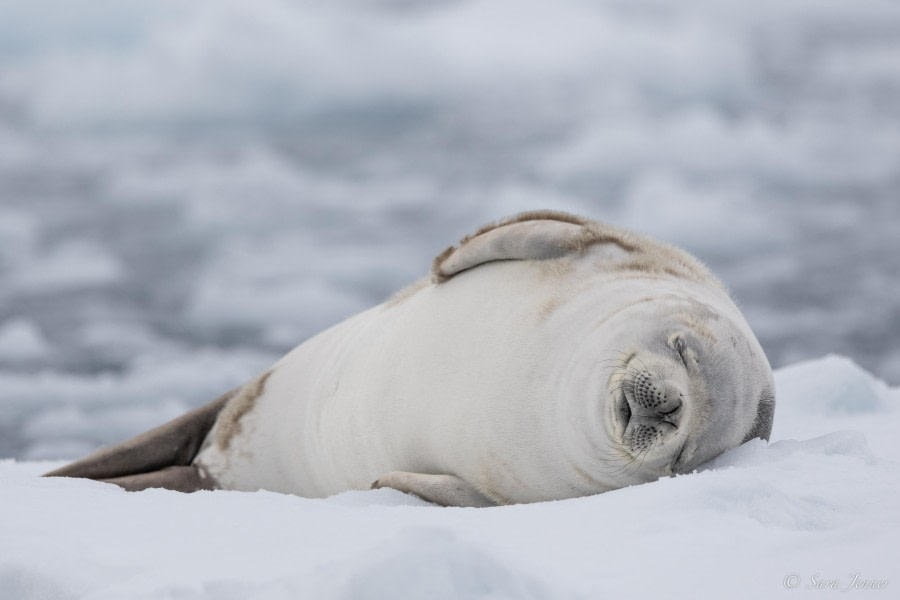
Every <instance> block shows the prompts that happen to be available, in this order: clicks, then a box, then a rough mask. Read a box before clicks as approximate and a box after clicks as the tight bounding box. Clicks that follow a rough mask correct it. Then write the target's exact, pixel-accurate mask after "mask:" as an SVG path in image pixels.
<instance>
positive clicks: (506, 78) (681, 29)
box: [0, 0, 900, 459]
mask: <svg viewBox="0 0 900 600" xmlns="http://www.w3.org/2000/svg"><path fill="white" fill-rule="evenodd" d="M542 207H543V208H555V209H561V210H569V211H574V212H578V213H582V214H585V215H589V216H591V217H594V218H598V219H603V220H607V221H610V222H613V223H616V224H619V225H624V226H628V227H632V228H635V229H638V230H641V231H644V232H647V233H650V234H652V235H654V236H657V237H660V238H662V239H665V240H668V241H671V242H674V243H678V244H681V245H683V246H685V247H686V248H687V249H689V250H691V251H693V252H695V253H696V254H697V255H699V256H700V258H701V259H703V260H705V261H706V262H707V263H708V264H710V266H711V267H712V268H713V269H714V270H715V271H716V272H717V273H718V274H719V275H720V276H721V277H722V278H723V279H724V280H725V282H726V283H727V284H728V285H729V286H730V287H731V288H732V290H733V291H734V293H735V295H736V297H737V299H738V301H739V303H740V304H741V305H742V307H743V308H744V310H745V312H746V315H747V317H748V319H749V320H750V322H751V324H752V325H753V326H754V328H755V330H756V331H757V333H758V336H759V337H760V339H761V341H762V343H763V346H764V347H765V348H766V350H767V352H768V354H769V357H770V359H771V361H772V363H773V365H774V366H780V365H783V364H786V363H790V362H793V361H796V360H799V359H801V358H806V357H814V356H819V355H821V354H824V353H826V352H838V353H841V354H846V355H849V356H851V357H853V358H854V359H855V360H856V361H857V362H859V363H860V364H861V365H863V366H864V367H865V368H866V369H868V370H870V371H873V372H874V373H876V374H878V375H880V376H881V377H884V378H886V379H887V380H889V381H891V382H893V383H897V382H900V341H898V339H897V338H898V335H900V260H898V257H900V5H898V3H897V2H895V1H892V0H854V1H853V2H847V1H846V0H792V1H791V2H783V1H782V0H755V1H753V2H747V1H743V0H741V1H738V0H734V1H723V0H607V1H595V2H588V1H587V0H585V1H579V0H564V1H560V0H557V1H555V2H547V1H536V0H527V1H526V0H515V1H513V0H495V1H488V0H480V1H478V0H379V1H372V0H369V1H363V0H352V1H351V0H345V1H344V2H332V3H323V2H311V1H305V0H255V1H254V2H246V1H231V0H215V1H212V0H194V1H192V2H175V1H171V0H152V1H148V0H131V1H129V2H115V1H113V0H108V1H103V0H87V1H86V0H69V1H62V0H3V1H2V2H0V457H2V456H15V457H19V458H31V459H36V458H66V457H71V456H74V455H77V454H80V453H83V452H86V451H88V450H90V449H92V448H94V447H95V446H97V445H98V444H100V443H106V442H111V441H115V440H118V439H120V438H122V437H125V436H127V435H131V434H134V433H137V432H139V431H141V430H143V429H145V428H147V427H150V426H152V425H155V424H157V423H159V422H161V421H163V420H165V419H167V418H170V417H174V416H176V415H177V414H179V413H180V412H182V411H183V410H185V409H187V408H188V407H190V406H193V405H198V404H200V403H203V402H206V401H208V400H210V399H212V398H213V397H214V396H215V395H217V394H218V393H220V392H221V391H224V389H226V388H228V387H229V386H231V385H234V384H237V383H239V382H241V381H242V380H244V379H245V378H247V377H249V376H251V375H252V374H254V373H255V372H256V371H258V370H260V369H262V368H263V367H265V366H267V365H268V364H269V363H270V362H271V361H272V360H273V359H275V358H276V357H277V356H278V355H280V354H281V353H283V352H284V351H285V350H287V349H288V348H290V347H292V346H294V345H295V344H296V343H298V342H300V341H302V340H303V339H304V338H305V337H307V336H309V335H310V334H313V333H315V332H316V331H318V330H320V329H322V328H324V327H326V326H328V325H330V324H332V323H334V322H336V321H338V320H340V319H341V318H343V317H345V316H347V315H349V314H351V313H353V312H355V311H358V310H360V309H363V308H365V307H368V306H370V305H373V304H376V303H378V302H380V301H381V300H382V299H383V298H385V296H387V295H388V294H390V293H391V292H392V291H393V290H395V289H397V288H398V287H400V286H402V285H404V284H405V283H407V282H409V281H411V280H413V279H415V278H417V277H418V276H420V275H421V274H423V273H425V272H426V270H427V268H428V266H429V264H430V261H431V259H432V257H433V255H435V254H436V253H438V252H439V251H441V250H442V249H443V248H444V247H446V246H447V245H448V244H450V243H452V242H454V241H455V240H456V239H457V238H458V237H460V236H461V235H463V234H465V233H466V232H468V231H470V230H472V229H473V228H475V227H477V226H478V225H481V224H482V223H484V222H486V221H490V220H494V219H496V218H498V217H502V216H505V215H508V214H510V213H513V212H516V211H519V210H523V209H532V208H542Z"/></svg>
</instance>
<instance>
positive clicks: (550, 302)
mask: <svg viewBox="0 0 900 600" xmlns="http://www.w3.org/2000/svg"><path fill="white" fill-rule="evenodd" d="M560 304H562V301H561V300H560V299H559V298H558V297H553V298H549V299H547V300H544V302H542V303H541V307H540V309H538V319H539V320H540V321H546V320H547V319H549V318H550V315H552V314H553V313H555V312H556V309H558V308H559V306H560Z"/></svg>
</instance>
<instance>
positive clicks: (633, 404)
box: [625, 371, 684, 420]
mask: <svg viewBox="0 0 900 600" xmlns="http://www.w3.org/2000/svg"><path fill="white" fill-rule="evenodd" d="M629 387H630V390H629V389H627V388H626V390H625V397H626V399H627V400H628V403H629V405H630V409H631V411H632V412H634V413H637V414H639V415H641V416H645V417H660V419H661V420H665V417H667V416H669V415H673V414H675V413H676V412H677V411H678V409H679V408H681V404H682V401H683V400H684V395H683V394H682V393H681V391H679V390H678V388H677V387H675V386H674V385H672V384H670V383H666V382H659V383H658V382H655V381H654V378H653V377H652V376H651V375H650V373H648V372H647V371H639V372H637V373H635V374H634V376H633V377H632V378H631V385H630V386H629ZM629 391H630V392H631V393H630V394H629V393H628V392H629Z"/></svg>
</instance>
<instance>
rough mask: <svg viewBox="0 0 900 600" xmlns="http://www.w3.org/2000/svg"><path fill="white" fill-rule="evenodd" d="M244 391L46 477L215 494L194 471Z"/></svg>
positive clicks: (95, 453) (125, 486)
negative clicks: (203, 447)
mask: <svg viewBox="0 0 900 600" xmlns="http://www.w3.org/2000/svg"><path fill="white" fill-rule="evenodd" d="M239 389H240V388H237V389H234V390H231V391H230V392H228V393H226V394H224V395H222V396H220V397H219V398H218V399H216V400H215V401H214V402H211V403H209V404H207V405H206V406H202V407H200V408H198V409H196V410H193V411H191V412H189V413H187V414H184V415H182V416H180V417H178V418H177V419H174V420H172V421H169V422H168V423H165V424H164V425H160V426H159V427H157V428H156V429H151V430H150V431H148V432H146V433H142V434H141V435H139V436H137V437H135V438H132V439H130V440H128V441H125V442H122V443H121V444H116V445H115V446H110V447H109V448H102V449H100V450H98V451H96V452H94V453H93V454H91V455H89V456H87V457H85V458H83V459H81V460H79V461H75V462H73V463H71V464H68V465H66V466H64V467H61V468H59V469H56V470H55V471H50V472H49V473H46V474H45V475H44V477H84V478H87V479H96V480H98V481H106V482H109V483H115V484H116V485H118V486H120V487H122V488H124V489H126V490H129V491H139V490H143V489H147V488H151V487H161V488H167V489H172V490H178V491H181V492H193V491H196V490H201V489H211V488H212V485H211V483H212V481H211V480H209V481H204V478H203V477H201V474H200V472H199V471H198V469H197V468H196V467H194V466H192V465H191V463H192V462H193V460H194V457H195V456H196V455H197V453H198V452H199V451H200V446H201V445H202V444H203V441H204V440H205V439H206V435H207V434H208V433H209V431H210V429H212V426H213V424H214V423H215V421H216V417H218V415H219V412H220V411H221V410H222V408H223V407H224V406H225V404H226V403H227V402H228V400H230V399H231V397H232V396H234V395H235V393H237V392H238V390H239Z"/></svg>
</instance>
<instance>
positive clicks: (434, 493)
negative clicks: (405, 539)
mask: <svg viewBox="0 0 900 600" xmlns="http://www.w3.org/2000/svg"><path fill="white" fill-rule="evenodd" d="M379 488H392V489H395V490H398V491H400V492H403V493H405V494H415V495H416V496H418V497H420V498H422V499H423V500H427V501H428V502H434V503H435V504H440V505H441V506H476V507H483V506H494V505H495V503H494V502H492V501H491V500H490V499H489V498H487V497H486V496H485V495H484V494H482V493H481V492H479V491H478V490H476V489H475V488H474V487H473V486H472V485H470V484H469V483H467V482H466V481H464V480H462V479H460V478H459V477H456V476H454V475H425V474H422V473H407V472H405V471H394V472H392V473H388V474H387V475H385V476H384V477H381V478H379V479H378V480H377V481H376V482H375V483H373V484H372V489H373V490H375V489H379Z"/></svg>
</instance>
